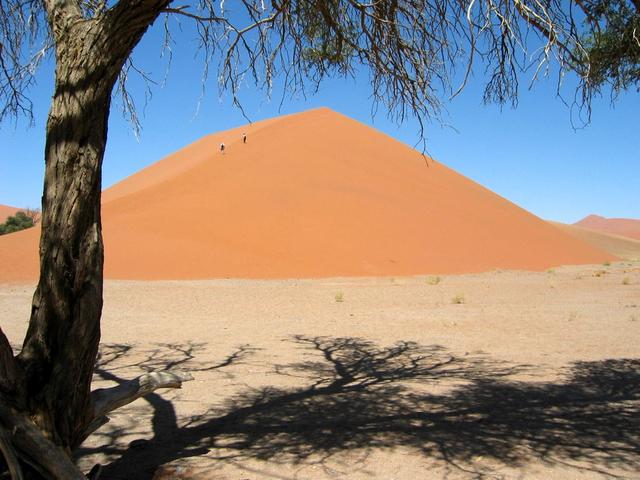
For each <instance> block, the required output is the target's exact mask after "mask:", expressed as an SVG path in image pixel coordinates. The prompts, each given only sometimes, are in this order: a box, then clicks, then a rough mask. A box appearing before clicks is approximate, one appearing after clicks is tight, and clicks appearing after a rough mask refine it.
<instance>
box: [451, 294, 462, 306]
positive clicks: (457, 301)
mask: <svg viewBox="0 0 640 480" xmlns="http://www.w3.org/2000/svg"><path fill="white" fill-rule="evenodd" d="M451 303H453V304H454V305H460V304H462V303H464V295H462V294H460V293H459V294H457V295H455V296H454V297H453V298H452V299H451Z"/></svg>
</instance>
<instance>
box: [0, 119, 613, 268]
mask: <svg viewBox="0 0 640 480" xmlns="http://www.w3.org/2000/svg"><path fill="white" fill-rule="evenodd" d="M242 131H246V132H247V134H248V142H247V144H243V143H242V139H241V133H242ZM222 141H223V142H225V144H226V146H227V149H226V152H225V154H224V155H223V154H221V153H220V152H219V151H218V146H219V143H220V142H222ZM103 221H104V236H105V245H106V262H105V274H106V276H107V277H108V278H118V279H199V278H219V277H242V278H304V277H328V276H359V275H366V276H375V275H412V274H425V273H466V272H479V271H485V270H491V269H496V268H505V269H528V270H543V269H546V268H548V267H550V266H554V265H561V264H580V263H597V262H602V261H606V260H611V259H613V258H614V257H613V256H611V255H610V254H607V253H605V252H602V251H600V250H598V249H596V248H593V247H591V246H589V245H587V244H585V243H583V242H581V241H579V240H577V239H575V238H573V237H571V236H569V235H567V234H565V233H563V232H562V231H560V230H559V229H558V228H556V227H554V226H552V225H549V224H548V223H547V222H545V221H543V220H541V219H539V218H538V217H535V216H534V215H532V214H530V213H528V212H526V211H525V210H523V209H521V208H519V207H517V206H516V205H514V204H512V203H510V202H508V201H507V200H505V199H504V198H502V197H500V196H498V195H496V194H494V193H492V192H490V191H489V190H487V189H485V188H483V187H482V186H480V185H478V184H476V183H474V182H472V181H471V180H469V179H467V178H465V177H463V176H461V175H459V174H457V173H456V172H454V171H453V170H451V169H449V168H447V167H445V166H443V165H441V164H439V163H437V162H434V161H432V160H429V161H428V165H427V163H426V161H425V158H424V157H423V156H422V155H420V154H419V153H417V152H416V151H415V150H413V149H411V148H409V147H407V146H406V145H404V144H402V143H399V142H397V141H396V140H394V139H392V138H390V137H388V136H386V135H384V134H382V133H380V132H377V131H375V130H373V129H371V128H370V127H367V126H365V125H363V124H361V123H359V122H356V121H354V120H351V119H349V118H347V117H345V116H343V115H340V114H338V113H336V112H333V111H331V110H329V109H317V110H311V111H308V112H304V113H301V114H297V115H290V116H286V117H279V118H276V119H273V120H269V121H265V122H258V123H256V124H254V125H253V126H251V127H241V128H238V129H234V130H229V131H227V132H222V133H218V134H215V135H211V136H208V137H205V138H204V139H202V140H200V141H199V142H196V143H194V144H192V145H190V146H189V147H186V148H185V149H184V150H181V151H180V152H177V153H176V154H173V155H171V156H169V157H167V158H165V159H164V160H162V161H161V162H158V163H157V164H155V165H153V166H151V167H149V168H147V169H145V170H142V171H140V172H139V173H137V174H135V175H133V176H131V177H129V178H128V179H126V180H124V181H123V182H121V183H119V184H117V185H115V186H113V187H112V188H110V189H108V190H106V191H105V192H104V197H103ZM34 233H35V232H34ZM17 243H18V241H17V240H16V244H17ZM21 243H22V244H26V243H27V241H26V239H24V240H23V241H22V242H21ZM4 249H5V246H4V245H3V243H2V242H0V260H2V255H3V254H2V251H3V250H4ZM0 275H1V276H3V274H0ZM1 276H0V279H1Z"/></svg>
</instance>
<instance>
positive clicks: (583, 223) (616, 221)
mask: <svg viewBox="0 0 640 480" xmlns="http://www.w3.org/2000/svg"><path fill="white" fill-rule="evenodd" d="M574 225H576V226H578V227H582V228H588V229H590V230H595V231H596V232H602V233H609V234H612V235H620V236H623V237H628V238H634V239H636V240H640V220H637V219H633V218H605V217H601V216H599V215H589V216H587V217H584V218H583V219H582V220H580V221H579V222H576V223H574Z"/></svg>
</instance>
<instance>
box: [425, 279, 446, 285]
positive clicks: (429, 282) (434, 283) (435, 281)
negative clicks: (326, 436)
mask: <svg viewBox="0 0 640 480" xmlns="http://www.w3.org/2000/svg"><path fill="white" fill-rule="evenodd" d="M440 280H442V279H441V278H440V277H429V278H427V284H428V285H438V284H439V283H440Z"/></svg>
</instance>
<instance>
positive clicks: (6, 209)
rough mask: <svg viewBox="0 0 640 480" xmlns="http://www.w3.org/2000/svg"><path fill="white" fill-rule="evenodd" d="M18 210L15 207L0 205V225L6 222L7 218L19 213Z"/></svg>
mask: <svg viewBox="0 0 640 480" xmlns="http://www.w3.org/2000/svg"><path fill="white" fill-rule="evenodd" d="M19 211H20V209H19V208H16V207H10V206H9V205H0V223H4V222H6V221H7V218H9V217H11V216H13V215H15V214H16V212H19Z"/></svg>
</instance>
